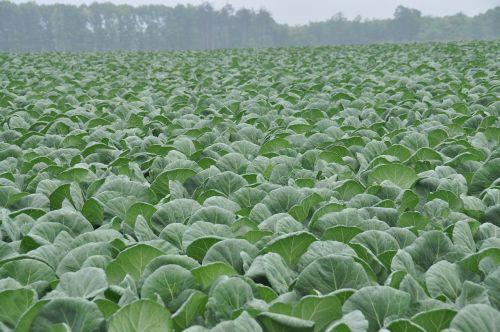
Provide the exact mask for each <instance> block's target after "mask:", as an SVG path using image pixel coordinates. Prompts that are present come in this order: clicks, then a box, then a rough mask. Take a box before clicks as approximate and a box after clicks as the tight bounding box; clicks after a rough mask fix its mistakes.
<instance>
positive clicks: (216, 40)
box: [0, 0, 500, 52]
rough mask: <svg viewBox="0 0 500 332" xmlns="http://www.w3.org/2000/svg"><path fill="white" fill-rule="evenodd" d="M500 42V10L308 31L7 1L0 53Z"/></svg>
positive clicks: (337, 18) (182, 9) (195, 13)
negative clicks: (494, 40) (421, 42)
mask: <svg viewBox="0 0 500 332" xmlns="http://www.w3.org/2000/svg"><path fill="white" fill-rule="evenodd" d="M495 38H500V7H497V8H495V9H491V10H488V11H487V12H486V13H484V14H480V15H477V16H474V17H468V16H465V15H463V14H457V15H453V16H446V17H429V16H422V15H421V13H420V12H419V11H418V10H416V9H411V8H406V7H402V6H399V7H397V8H396V11H395V12H394V18H393V19H382V20H366V19H362V18H361V17H360V16H358V17H356V18H355V19H354V20H348V19H347V18H346V17H345V16H344V15H343V14H342V13H337V14H335V15H333V16H332V17H331V18H330V19H329V20H327V21H324V22H314V23H309V24H307V25H301V26H288V25H284V24H278V23H276V22H275V21H274V19H273V18H272V16H271V14H270V13H269V12H267V11H265V10H259V11H254V10H249V9H244V8H243V9H239V10H238V11H235V10H234V8H233V7H231V6H229V5H228V6H225V7H223V8H221V9H214V8H213V7H212V6H211V5H210V4H208V3H205V4H203V5H200V6H193V5H187V6H185V5H177V6H175V7H167V6H162V5H149V6H139V7H132V6H127V5H120V6H117V5H114V4H112V3H109V2H108V3H93V4H91V5H89V6H86V5H82V6H78V7H77V6H71V5H61V4H56V5H44V6H40V5H37V4H35V3H34V2H28V3H21V4H13V3H11V2H9V1H4V0H0V51H21V52H27V51H28V52H29V51H84V50H85V51H109V50H144V51H150V50H199V49H215V48H232V47H271V46H280V47H281V46H290V45H306V46H307V45H334V44H365V43H382V42H408V41H423V40H458V39H495Z"/></svg>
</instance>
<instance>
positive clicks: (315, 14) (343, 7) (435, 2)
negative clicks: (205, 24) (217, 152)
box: [13, 0, 500, 24]
mask: <svg viewBox="0 0 500 332" xmlns="http://www.w3.org/2000/svg"><path fill="white" fill-rule="evenodd" d="M24 1H26V0H13V2H24ZM94 1H96V0H35V2H37V3H40V4H42V3H43V4H49V3H56V2H59V3H66V4H83V3H85V4H90V3H92V2H94ZM108 1H111V2H113V3H116V4H129V5H134V6H135V5H144V4H164V5H168V6H175V5H176V4H188V3H190V4H194V5H198V4H202V3H204V2H209V3H211V4H212V5H214V7H216V8H220V7H222V6H224V5H225V4H228V3H230V4H231V5H233V7H234V8H235V9H239V8H241V7H246V8H253V9H260V8H265V9H267V10H268V11H270V12H271V14H272V16H273V17H274V19H275V20H276V21H277V22H278V23H287V24H306V23H308V22H311V21H313V22H314V21H322V20H326V19H328V18H330V17H332V16H333V15H334V14H335V13H337V12H342V13H343V14H344V15H345V16H346V17H347V18H350V19H352V18H354V17H356V16H357V15H361V17H363V18H387V17H392V14H393V13H394V10H395V8H396V7H397V6H398V5H403V6H406V7H410V8H416V9H418V10H420V11H421V12H422V14H423V15H432V16H444V15H453V14H456V13H458V12H462V13H464V14H466V15H469V16H470V15H476V14H479V13H482V12H485V11H486V10H488V9H490V8H493V7H496V6H500V0H208V1H207V0H108ZM97 2H103V0H97Z"/></svg>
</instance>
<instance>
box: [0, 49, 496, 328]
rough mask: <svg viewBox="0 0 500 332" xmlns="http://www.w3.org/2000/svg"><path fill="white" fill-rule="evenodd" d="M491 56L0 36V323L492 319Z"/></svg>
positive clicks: (365, 324)
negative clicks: (80, 44) (84, 46)
mask: <svg viewBox="0 0 500 332" xmlns="http://www.w3.org/2000/svg"><path fill="white" fill-rule="evenodd" d="M499 59H500V41H493V42H473V43H449V44H416V45H380V46H359V47H354V46H353V47H338V48H335V47H332V48H296V49H272V50H231V51H230V50H227V51H213V52H206V53H204V52H185V53H106V54H92V53H88V54H0V124H1V127H0V218H1V219H0V221H1V226H0V321H1V323H0V331H13V330H17V331H21V332H22V331H58V332H59V331H73V332H80V331H81V332H89V331H113V332H129V331H130V332H132V331H145V332H146V331H147V332H159V331H182V330H185V329H187V331H190V332H206V331H214V332H215V331H217V332H224V331H228V332H232V331H236V332H256V331H257V332H258V331H270V332H274V331H283V332H287V331H304V332H306V331H329V332H334V331H336V332H341V331H342V332H344V331H352V332H362V331H379V330H383V331H393V332H395V331H407V332H413V331H417V332H418V331H429V332H437V331H442V330H446V331H448V332H479V331H481V332H496V331H499V329H500V311H499V310H500V75H499V72H500V62H499V61H498V60H499Z"/></svg>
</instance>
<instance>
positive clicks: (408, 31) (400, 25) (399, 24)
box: [392, 6, 421, 41]
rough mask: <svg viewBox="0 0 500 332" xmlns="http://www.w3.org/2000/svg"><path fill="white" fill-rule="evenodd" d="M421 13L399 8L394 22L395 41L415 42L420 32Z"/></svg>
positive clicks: (395, 13)
mask: <svg viewBox="0 0 500 332" xmlns="http://www.w3.org/2000/svg"><path fill="white" fill-rule="evenodd" d="M420 18H421V13H420V11H418V10H417V9H411V8H406V7H403V6H398V7H397V8H396V11H395V12H394V20H393V21H392V34H393V36H394V40H395V41H410V40H414V39H415V37H416V36H417V34H418V33H419V30H420V23H421V20H420Z"/></svg>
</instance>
